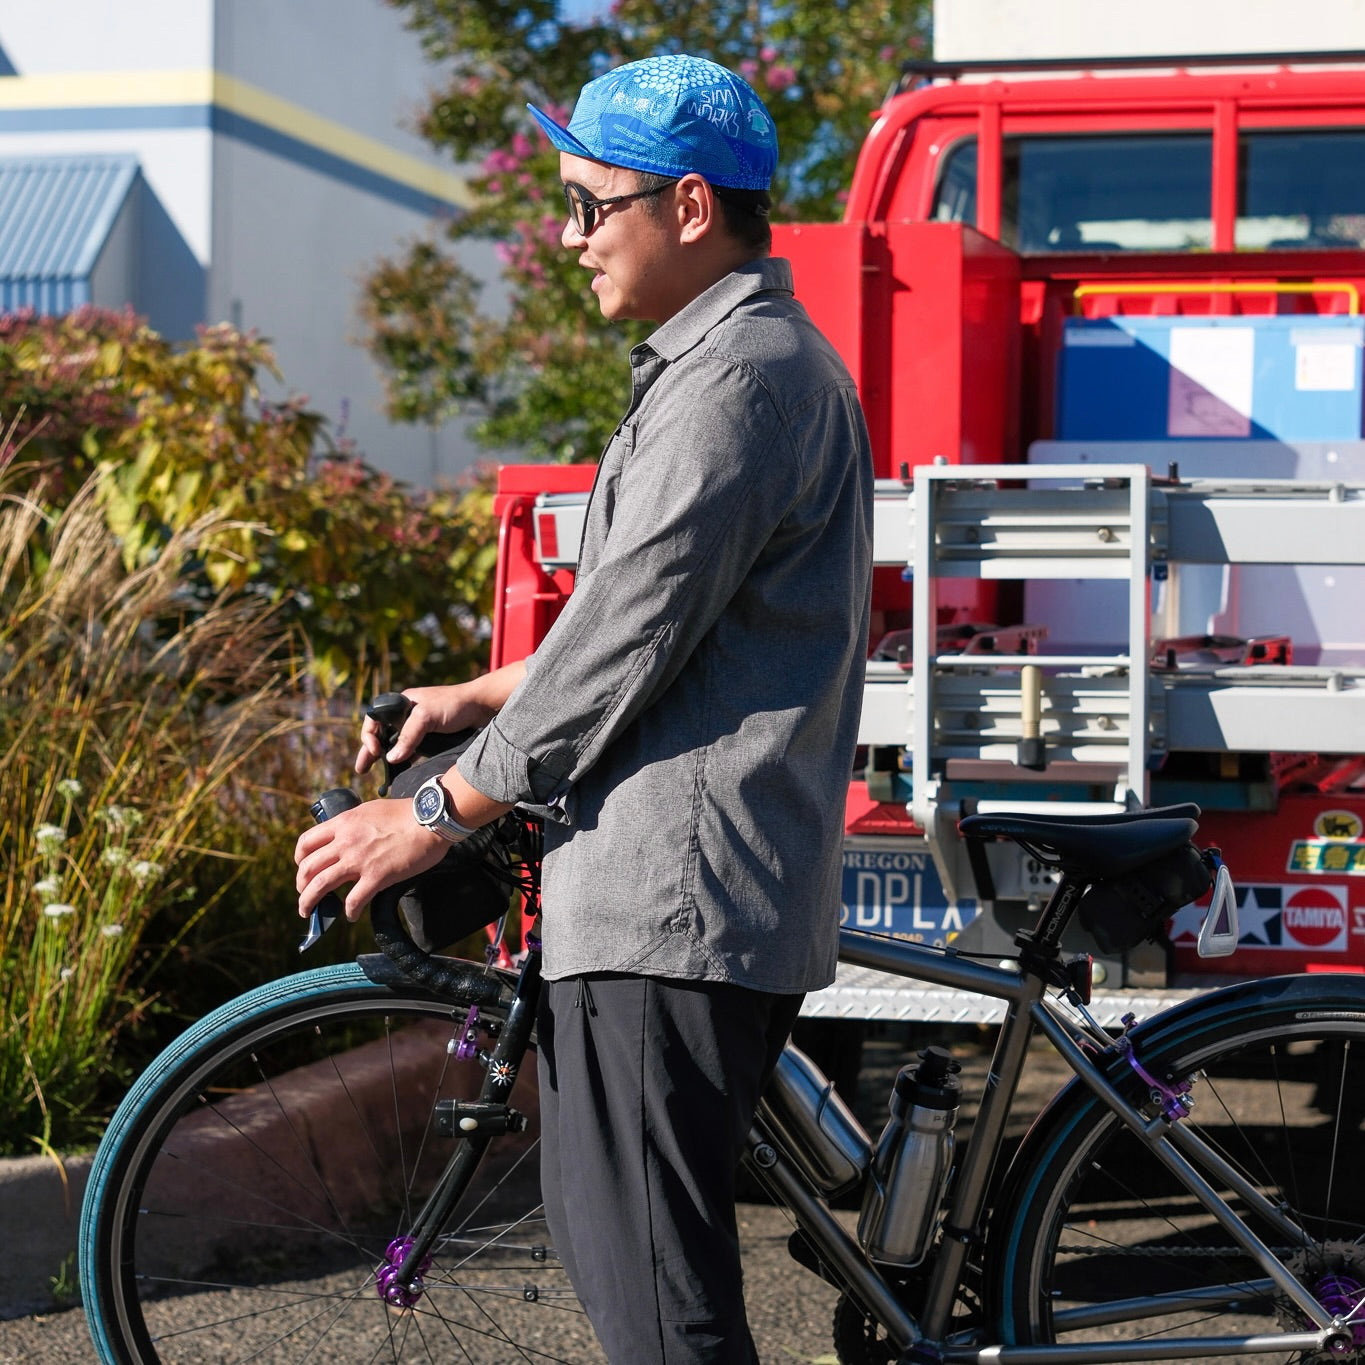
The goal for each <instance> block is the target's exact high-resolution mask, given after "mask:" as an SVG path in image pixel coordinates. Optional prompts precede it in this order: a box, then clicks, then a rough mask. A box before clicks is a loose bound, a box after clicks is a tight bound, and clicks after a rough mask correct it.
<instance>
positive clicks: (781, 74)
mask: <svg viewBox="0 0 1365 1365" xmlns="http://www.w3.org/2000/svg"><path fill="white" fill-rule="evenodd" d="M766 80H767V83H768V89H769V90H774V91H776V90H786V89H788V88H789V87H790V86H793V85H795V84H796V72H795V71H794V70H793V69H792V68H791V67H789V66H774V67H772V68H771V69H770V70H769V71H768V74H767V77H766Z"/></svg>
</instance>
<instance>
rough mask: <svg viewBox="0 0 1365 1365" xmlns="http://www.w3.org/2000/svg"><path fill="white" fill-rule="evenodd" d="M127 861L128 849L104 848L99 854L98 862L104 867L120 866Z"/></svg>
mask: <svg viewBox="0 0 1365 1365" xmlns="http://www.w3.org/2000/svg"><path fill="white" fill-rule="evenodd" d="M127 861H128V850H127V849H126V848H114V847H110V848H106V849H105V850H104V852H103V853H101V854H100V862H102V863H103V864H104V865H105V866H106V867H122V866H123V864H124V863H126V862H127Z"/></svg>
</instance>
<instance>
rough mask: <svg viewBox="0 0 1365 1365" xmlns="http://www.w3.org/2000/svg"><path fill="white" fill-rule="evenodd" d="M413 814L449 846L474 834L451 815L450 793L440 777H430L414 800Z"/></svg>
mask: <svg viewBox="0 0 1365 1365" xmlns="http://www.w3.org/2000/svg"><path fill="white" fill-rule="evenodd" d="M412 814H413V817H414V818H415V819H416V821H417V823H418V824H419V825H421V826H422V828H423V829H429V830H430V831H431V832H432V833H433V834H438V835H440V837H441V838H442V839H444V840H445V841H446V843H448V844H458V843H461V842H462V841H463V840H465V839H468V838H469V836H470V835H471V834H473V833H474V831H473V830H472V829H469V828H468V827H467V826H465V825H462V824H461V823H460V822H459V821H458V820H457V819H456V818H455V817H454V816H453V815H452V814H451V813H450V793H449V792H448V791H446V789H445V787H444V786H443V785H442V784H441V779H440V778H439V777H429V778H427V780H426V781H425V782H423V783H422V785H421V786H420V787H418V788H417V792H416V794H415V795H414V796H413V798H412Z"/></svg>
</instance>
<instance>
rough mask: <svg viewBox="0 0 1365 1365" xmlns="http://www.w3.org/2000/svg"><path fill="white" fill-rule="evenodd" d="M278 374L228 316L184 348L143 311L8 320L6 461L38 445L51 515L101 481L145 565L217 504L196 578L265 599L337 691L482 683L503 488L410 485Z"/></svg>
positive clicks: (37, 463) (102, 499)
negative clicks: (339, 432)
mask: <svg viewBox="0 0 1365 1365" xmlns="http://www.w3.org/2000/svg"><path fill="white" fill-rule="evenodd" d="M263 373H264V374H269V375H276V371H275V364H274V359H273V356H272V355H271V352H270V349H269V347H268V346H266V345H265V343H264V342H262V341H261V340H260V339H259V338H257V337H255V336H252V335H249V334H243V333H240V332H237V331H234V330H233V329H232V328H230V327H226V326H219V327H210V328H205V329H203V330H202V331H201V333H200V335H199V338H198V341H197V343H196V344H195V345H193V346H189V347H186V348H183V349H177V348H175V347H173V346H172V345H171V344H170V343H169V342H168V341H166V340H165V339H164V338H163V337H161V336H159V335H157V333H155V332H153V331H152V330H151V329H150V328H148V327H147V326H146V325H145V324H144V323H143V322H142V321H141V320H140V319H139V318H137V317H135V316H134V315H133V314H132V313H130V312H129V313H112V312H108V311H103V310H100V309H96V308H82V309H80V310H78V311H77V312H75V313H72V314H69V315H67V316H65V317H58V318H49V317H37V316H35V315H34V314H32V313H19V314H13V315H10V316H0V466H3V465H4V464H5V463H6V461H7V460H8V459H12V458H14V456H15V452H16V451H18V450H22V451H23V453H24V458H25V459H26V460H27V461H30V462H31V463H32V465H33V467H34V470H35V477H34V478H33V479H32V480H31V493H32V496H35V497H37V498H38V499H39V501H41V502H42V503H44V505H47V506H50V507H54V508H56V507H61V506H64V505H65V503H66V502H67V500H68V499H69V498H70V497H71V496H72V495H73V493H74V491H75V490H76V489H77V488H78V487H80V486H82V485H83V484H84V482H85V480H86V479H87V478H88V477H89V476H90V474H91V473H92V472H98V473H100V474H102V475H103V478H102V480H101V482H100V484H99V491H98V504H99V506H100V508H101V509H102V512H103V515H104V518H105V520H106V522H107V524H108V526H109V528H110V529H111V530H112V531H113V533H114V534H115V535H116V536H117V537H118V538H119V544H120V547H121V553H122V559H123V563H124V567H125V568H126V569H127V570H129V571H132V570H134V569H137V568H139V567H142V566H145V565H147V564H149V563H150V562H152V561H153V560H154V559H156V558H157V557H158V556H159V555H161V554H163V553H164V552H165V550H166V548H167V545H168V543H169V541H170V539H171V538H172V537H173V536H175V535H176V534H177V533H178V532H181V531H183V530H184V529H185V528H186V527H188V526H189V525H190V524H191V523H194V522H196V521H200V519H202V518H203V517H205V516H206V514H209V513H213V514H215V516H216V518H217V519H216V520H215V521H214V522H213V524H212V525H211V526H210V525H208V524H206V523H202V522H201V528H202V529H201V532H200V534H199V536H198V538H197V540H196V544H195V548H194V561H193V562H192V563H189V564H186V565H182V566H180V567H181V568H182V570H183V571H184V572H185V575H186V579H185V583H186V587H187V588H188V589H191V590H193V591H194V592H195V593H196V594H197V595H199V596H200V597H201V598H202V599H203V600H206V601H211V600H212V599H213V597H214V594H216V593H217V592H219V591H220V590H222V589H223V588H225V587H234V588H246V587H250V589H251V590H252V591H253V592H256V593H261V594H264V595H266V596H268V597H269V599H270V600H271V602H273V603H274V604H276V605H277V606H278V607H279V609H280V611H281V614H282V620H284V621H285V622H287V623H289V624H292V625H296V626H298V627H299V628H300V629H301V630H302V631H303V634H304V636H305V637H306V639H307V641H308V649H309V662H310V667H311V669H312V671H313V673H314V675H315V677H316V678H317V680H318V682H319V684H320V685H321V686H322V688H323V690H324V692H326V693H328V694H331V693H333V692H336V691H338V690H339V689H341V688H342V687H343V686H345V685H346V684H351V685H352V686H359V685H362V683H363V681H364V680H365V679H367V677H373V678H375V679H377V680H379V681H380V682H381V683H383V684H386V683H387V680H388V679H389V678H391V677H393V678H397V679H399V680H400V681H401V682H402V683H404V684H409V683H417V682H422V681H449V680H450V679H451V678H458V677H462V676H465V675H466V674H467V673H468V672H469V671H470V670H471V669H472V668H473V667H475V666H476V665H477V664H478V663H479V662H480V660H481V659H482V658H483V656H484V653H485V643H484V640H483V638H482V634H481V631H480V622H481V620H482V617H483V616H484V614H485V613H486V610H487V607H488V602H489V594H490V584H491V576H492V570H493V564H494V560H495V556H496V545H495V533H494V527H493V524H492V517H491V504H492V499H491V494H490V491H489V489H488V488H487V487H486V486H483V485H479V484H475V485H474V486H472V487H470V488H468V489H465V490H459V491H448V490H436V491H421V492H419V491H415V490H413V489H410V488H407V487H405V486H404V485H403V484H401V483H398V482H397V481H395V480H394V479H392V478H390V477H389V476H388V475H387V474H384V473H381V472H379V471H378V470H375V469H373V468H371V467H370V466H369V465H367V464H366V463H365V462H364V461H363V460H361V459H358V458H356V457H355V456H354V455H353V454H352V453H350V452H347V451H345V450H338V449H336V448H334V447H333V446H331V445H330V444H329V442H328V437H327V431H326V428H325V425H324V423H323V421H322V419H321V417H319V415H318V414H317V413H314V412H310V411H309V410H308V409H307V407H306V406H305V404H304V403H303V401H302V400H299V399H292V398H291V399H289V400H287V401H282V402H272V401H269V400H267V399H266V398H265V397H264V396H263V395H262V393H261V388H260V381H259V376H260V375H261V374H263ZM276 377H278V376H277V375H276ZM6 422H7V423H8V424H9V425H8V431H5V430H4V426H5V423H6ZM317 451H320V452H321V453H320V454H318V453H315V452H317Z"/></svg>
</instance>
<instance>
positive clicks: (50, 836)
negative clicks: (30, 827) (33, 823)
mask: <svg viewBox="0 0 1365 1365" xmlns="http://www.w3.org/2000/svg"><path fill="white" fill-rule="evenodd" d="M33 837H34V838H35V839H36V840H37V841H38V847H39V848H58V847H60V846H61V845H62V844H64V843H66V831H65V830H64V829H63V828H62V827H61V826H60V825H39V826H38V828H37V829H35V830H34V831H33Z"/></svg>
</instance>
